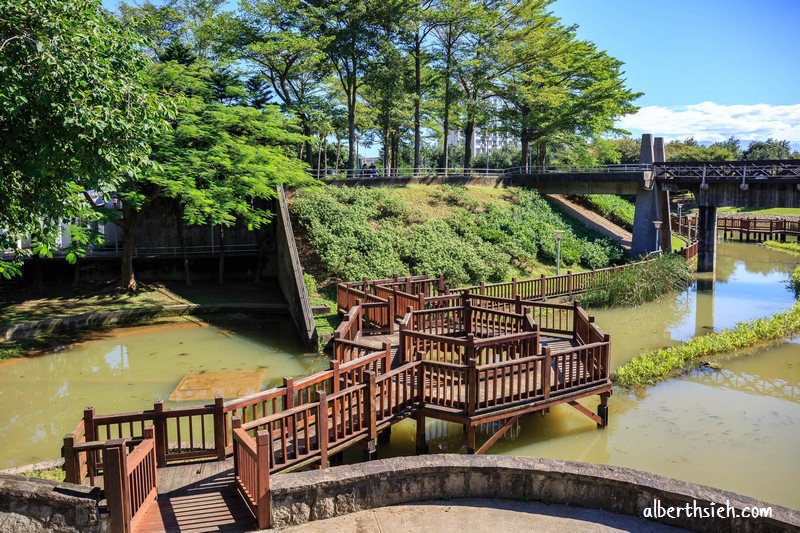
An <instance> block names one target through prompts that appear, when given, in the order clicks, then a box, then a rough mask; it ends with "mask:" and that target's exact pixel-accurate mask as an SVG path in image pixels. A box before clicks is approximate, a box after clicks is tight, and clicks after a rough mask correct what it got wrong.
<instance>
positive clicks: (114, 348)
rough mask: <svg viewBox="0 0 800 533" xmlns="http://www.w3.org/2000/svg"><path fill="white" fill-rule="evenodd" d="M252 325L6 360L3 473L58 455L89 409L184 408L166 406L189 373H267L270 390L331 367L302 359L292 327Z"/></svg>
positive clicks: (200, 327)
mask: <svg viewBox="0 0 800 533" xmlns="http://www.w3.org/2000/svg"><path fill="white" fill-rule="evenodd" d="M246 320H247V321H248V323H247V324H246V325H239V324H236V323H232V324H226V325H225V326H222V327H215V326H209V325H207V324H203V323H197V322H186V323H182V324H176V325H167V326H153V327H140V328H127V329H120V330H115V331H114V332H112V333H108V334H102V335H99V337H98V338H97V339H96V340H92V341H88V342H84V343H82V344H79V345H76V346H74V347H71V348H68V349H64V350H61V351H58V352H56V353H52V354H49V355H44V356H41V357H34V358H29V359H12V360H7V361H3V362H0V404H1V405H3V406H4V407H5V408H4V409H3V412H2V414H0V442H2V443H3V445H2V446H0V467H2V468H8V467H12V466H17V465H22V464H28V463H33V462H38V461H45V460H49V459H54V458H57V457H60V455H61V453H60V446H61V440H62V439H63V437H64V435H65V434H66V433H68V432H70V431H71V430H72V429H74V427H75V425H76V424H77V423H78V422H79V420H80V418H81V416H82V413H83V410H84V408H86V407H89V406H93V407H94V408H95V412H96V413H97V414H110V413H120V412H126V411H139V410H143V409H152V407H153V402H156V401H159V400H164V401H165V402H166V404H167V406H168V407H169V406H171V405H178V404H177V403H173V402H169V401H167V400H168V398H169V396H170V394H171V393H172V391H173V390H174V389H175V387H176V386H177V384H178V383H179V382H180V380H181V378H183V376H184V375H185V374H186V373H187V372H200V371H203V370H206V371H215V370H255V369H260V368H263V369H265V370H266V374H267V378H266V380H265V382H264V383H263V384H262V386H263V388H268V387H271V386H274V385H278V384H280V383H282V379H283V377H284V376H304V375H308V374H312V373H314V372H317V371H318V370H321V369H322V368H326V367H327V358H325V357H321V356H318V355H315V354H306V353H304V351H303V349H302V347H301V345H300V344H299V343H298V342H297V340H296V339H295V336H294V332H293V331H294V329H293V326H292V324H291V323H289V322H286V321H282V320H281V321H267V322H255V323H250V322H249V320H250V319H246ZM194 403H198V402H194ZM199 403H203V402H199ZM181 405H192V402H186V403H181ZM20 436H24V438H20Z"/></svg>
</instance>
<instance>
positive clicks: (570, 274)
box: [567, 270, 572, 294]
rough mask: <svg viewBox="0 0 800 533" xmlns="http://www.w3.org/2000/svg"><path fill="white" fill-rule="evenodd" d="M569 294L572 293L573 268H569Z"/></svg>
mask: <svg viewBox="0 0 800 533" xmlns="http://www.w3.org/2000/svg"><path fill="white" fill-rule="evenodd" d="M567 294H572V270H567Z"/></svg>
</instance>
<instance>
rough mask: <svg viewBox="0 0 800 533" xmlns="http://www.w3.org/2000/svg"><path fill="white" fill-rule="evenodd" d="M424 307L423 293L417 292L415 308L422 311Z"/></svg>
mask: <svg viewBox="0 0 800 533" xmlns="http://www.w3.org/2000/svg"><path fill="white" fill-rule="evenodd" d="M423 309H425V295H424V294H423V293H419V294H417V310H418V311H422V310H423Z"/></svg>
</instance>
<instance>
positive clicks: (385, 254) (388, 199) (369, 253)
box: [293, 187, 622, 285]
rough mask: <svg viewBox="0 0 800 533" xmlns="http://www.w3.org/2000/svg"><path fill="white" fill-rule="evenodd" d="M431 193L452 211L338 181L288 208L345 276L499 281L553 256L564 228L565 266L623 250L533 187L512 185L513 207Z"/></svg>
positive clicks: (334, 270) (595, 262)
mask: <svg viewBox="0 0 800 533" xmlns="http://www.w3.org/2000/svg"><path fill="white" fill-rule="evenodd" d="M429 194H430V198H431V201H436V202H442V203H444V204H446V205H448V206H449V207H450V209H451V210H452V213H450V214H449V215H447V216H445V217H443V218H437V219H433V220H426V221H422V222H420V221H418V220H417V219H416V217H415V214H414V211H413V209H412V207H411V206H410V205H409V204H408V203H407V202H405V201H404V200H401V199H400V198H398V197H397V196H395V195H393V194H392V191H391V190H387V189H362V188H336V187H321V188H315V189H313V190H306V191H301V192H300V193H299V195H298V198H297V199H296V200H295V202H294V204H293V209H294V213H295V214H296V215H297V218H298V220H299V222H300V223H301V224H302V225H303V227H304V228H305V230H306V232H307V234H308V237H309V239H310V241H311V244H312V245H313V247H314V249H315V251H316V253H317V254H318V255H319V257H320V260H321V261H322V264H323V266H324V267H325V269H326V270H327V271H328V273H329V274H330V275H332V276H335V277H338V278H341V279H348V280H352V279H360V278H362V277H369V278H380V277H387V276H391V275H393V274H398V275H403V274H408V273H412V274H420V273H422V272H423V271H428V272H431V273H442V274H444V275H445V278H446V280H447V281H448V283H450V284H456V285H461V284H466V283H474V282H478V281H481V280H486V281H499V280H503V279H506V278H508V277H509V276H510V275H511V273H512V267H517V269H518V270H522V271H525V270H526V269H528V268H529V267H530V266H532V265H534V264H538V262H540V261H547V262H554V261H555V258H556V244H555V239H554V238H553V230H554V229H565V230H566V233H565V235H564V238H563V240H562V247H561V257H562V262H563V263H564V264H566V265H572V264H580V265H583V266H586V267H589V268H597V267H602V266H606V265H608V264H609V263H610V262H612V261H615V260H617V259H619V258H620V257H621V255H622V252H621V249H620V248H619V246H618V245H616V244H615V243H613V242H612V241H610V240H608V239H606V238H604V237H600V236H598V235H594V234H592V233H590V232H589V231H588V230H586V229H585V228H584V227H583V226H581V225H580V224H577V223H572V222H570V221H567V220H565V219H564V218H563V217H561V216H560V215H559V214H558V213H556V212H555V211H553V209H552V208H551V207H550V205H549V204H548V203H547V202H546V201H545V200H544V199H543V198H542V197H541V196H540V195H539V194H538V193H536V192H535V191H527V190H521V189H520V190H515V191H514V194H515V198H514V204H513V205H512V206H511V208H510V209H500V208H498V207H495V206H489V207H485V206H482V205H481V204H480V203H479V202H476V201H475V200H474V199H473V198H471V197H470V195H469V191H468V190H467V189H465V188H459V187H440V188H431V189H430V193H429Z"/></svg>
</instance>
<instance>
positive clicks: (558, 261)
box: [553, 229, 564, 276]
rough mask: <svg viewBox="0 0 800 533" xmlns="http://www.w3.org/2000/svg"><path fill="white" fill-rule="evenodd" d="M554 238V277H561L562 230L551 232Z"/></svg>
mask: <svg viewBox="0 0 800 533" xmlns="http://www.w3.org/2000/svg"><path fill="white" fill-rule="evenodd" d="M553 233H554V234H555V236H556V276H560V275H561V236H562V235H564V230H563V229H557V230H553Z"/></svg>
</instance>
